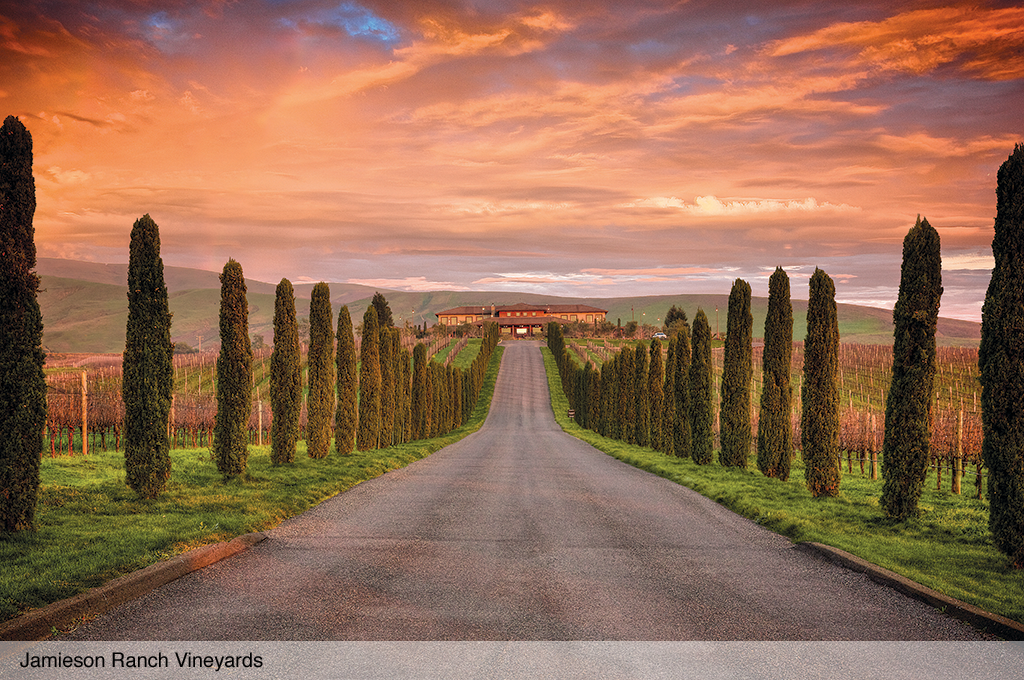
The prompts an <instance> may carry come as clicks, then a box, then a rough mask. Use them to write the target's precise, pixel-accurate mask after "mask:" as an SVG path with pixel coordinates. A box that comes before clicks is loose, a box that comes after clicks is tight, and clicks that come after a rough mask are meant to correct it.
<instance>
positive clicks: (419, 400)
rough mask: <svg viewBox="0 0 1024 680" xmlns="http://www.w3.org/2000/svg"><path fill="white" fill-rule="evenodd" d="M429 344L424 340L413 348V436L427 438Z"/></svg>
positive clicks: (428, 420)
mask: <svg viewBox="0 0 1024 680" xmlns="http://www.w3.org/2000/svg"><path fill="white" fill-rule="evenodd" d="M427 363H428V359H427V346H426V345H424V344H423V343H422V342H418V343H416V346H415V347H413V348H412V409H411V410H412V414H411V417H412V438H413V439H414V440H415V439H426V438H427V437H428V436H429V433H430V409H429V407H428V404H429V401H430V398H429V395H428V393H427V390H428V389H430V385H429V384H428V379H427V370H428V369H427Z"/></svg>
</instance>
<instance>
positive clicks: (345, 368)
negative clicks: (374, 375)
mask: <svg viewBox="0 0 1024 680" xmlns="http://www.w3.org/2000/svg"><path fill="white" fill-rule="evenodd" d="M335 341H336V343H337V348H336V350H335V369H336V370H335V375H336V376H337V380H338V386H337V389H336V390H335V391H336V393H337V397H338V408H337V410H336V411H335V412H334V449H335V450H336V451H337V452H338V453H340V454H342V455H348V454H350V453H352V449H353V447H355V443H356V430H357V428H358V427H359V374H358V373H357V372H356V338H355V334H354V333H353V331H352V315H351V314H350V313H349V311H348V306H347V305H346V306H343V307H342V308H341V310H340V311H339V312H338V334H337V337H336V338H335Z"/></svg>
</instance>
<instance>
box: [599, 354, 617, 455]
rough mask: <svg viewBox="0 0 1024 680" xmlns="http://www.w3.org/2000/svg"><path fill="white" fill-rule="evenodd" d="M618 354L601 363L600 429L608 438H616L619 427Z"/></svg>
mask: <svg viewBox="0 0 1024 680" xmlns="http://www.w3.org/2000/svg"><path fill="white" fill-rule="evenodd" d="M618 361H619V355H618V354H616V355H615V356H613V357H612V358H610V359H609V360H608V361H605V362H604V363H603V364H601V430H600V433H601V434H602V435H603V436H605V437H608V438H609V439H618V438H619V436H620V429H619V403H620V402H619V366H618Z"/></svg>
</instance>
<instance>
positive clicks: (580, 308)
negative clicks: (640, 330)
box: [434, 302, 608, 316]
mask: <svg viewBox="0 0 1024 680" xmlns="http://www.w3.org/2000/svg"><path fill="white" fill-rule="evenodd" d="M493 307H494V312H495V313H496V314H500V313H501V312H543V313H544V314H545V315H552V316H553V315H556V314H595V313H601V314H607V313H608V310H607V309H601V308H599V307H591V306H589V305H547V304H536V305H532V304H527V303H525V302H517V303H516V304H514V305H493ZM490 312H491V306H488V305H467V306H464V307H453V308H451V309H446V310H444V311H441V312H437V313H436V314H435V315H434V316H465V315H467V314H482V315H489V314H490Z"/></svg>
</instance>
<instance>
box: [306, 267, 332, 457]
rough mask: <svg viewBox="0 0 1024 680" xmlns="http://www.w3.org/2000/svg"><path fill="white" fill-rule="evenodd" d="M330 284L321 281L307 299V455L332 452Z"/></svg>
mask: <svg viewBox="0 0 1024 680" xmlns="http://www.w3.org/2000/svg"><path fill="white" fill-rule="evenodd" d="M331 317H332V314H331V288H330V286H328V285H327V284H326V283H324V282H323V281H321V282H320V283H318V284H316V285H315V286H313V293H312V295H311V296H310V299H309V356H308V359H307V361H308V362H309V394H308V395H307V397H306V449H307V451H308V452H309V457H310V458H326V457H327V454H329V453H330V452H331V435H332V434H333V429H334V428H333V427H332V425H333V422H332V421H333V419H334V411H335V407H336V405H337V397H336V396H335V394H334V384H335V382H336V377H335V374H334V369H335V365H334V319H333V318H331Z"/></svg>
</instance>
